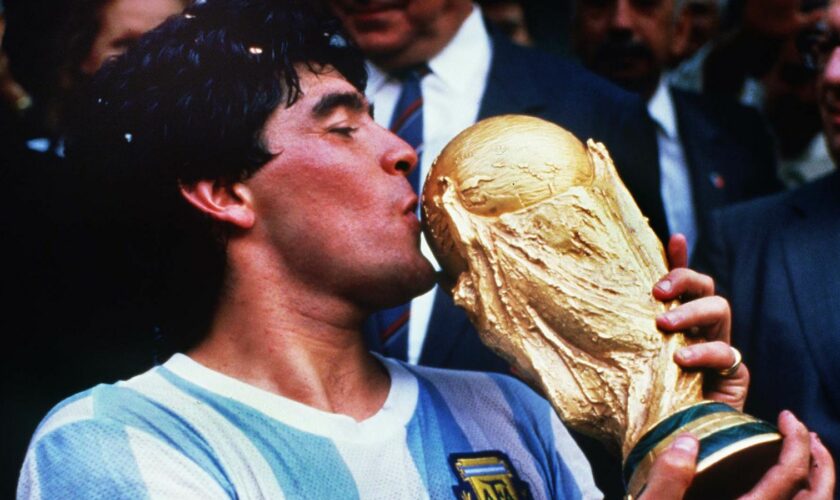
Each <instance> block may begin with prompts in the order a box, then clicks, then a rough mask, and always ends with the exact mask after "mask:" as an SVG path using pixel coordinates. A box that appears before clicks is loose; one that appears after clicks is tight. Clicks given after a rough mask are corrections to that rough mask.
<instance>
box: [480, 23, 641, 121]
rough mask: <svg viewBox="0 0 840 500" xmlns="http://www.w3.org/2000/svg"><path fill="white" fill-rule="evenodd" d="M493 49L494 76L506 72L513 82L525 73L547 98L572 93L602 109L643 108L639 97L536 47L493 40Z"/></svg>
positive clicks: (573, 62)
mask: <svg viewBox="0 0 840 500" xmlns="http://www.w3.org/2000/svg"><path fill="white" fill-rule="evenodd" d="M493 47H494V51H493V58H494V61H493V62H494V64H493V67H494V69H495V70H496V72H497V74H500V73H509V77H510V78H514V79H516V77H517V75H516V74H515V72H525V73H527V75H528V76H529V77H530V78H531V79H532V80H533V81H534V82H535V83H536V84H537V85H538V87H539V88H540V89H541V90H542V91H543V92H545V93H547V94H548V95H560V94H569V93H572V94H573V95H575V96H576V97H578V98H582V99H592V102H595V103H599V104H603V105H605V106H610V105H612V106H616V105H633V106H643V102H642V100H641V99H640V98H639V96H637V95H635V94H633V93H632V92H629V91H627V90H625V89H622V88H621V87H619V86H618V85H616V84H614V83H612V82H611V81H609V80H607V79H606V78H603V77H601V76H599V75H596V74H595V73H593V72H592V71H590V70H588V69H587V68H585V67H584V66H583V65H582V64H581V63H580V62H579V61H577V60H575V59H572V58H570V57H567V56H564V55H560V54H555V53H551V52H548V51H545V50H543V49H540V48H537V47H522V46H519V45H515V44H513V43H510V42H509V41H507V40H503V39H501V38H499V37H494V38H493ZM519 76H520V77H521V76H522V75H521V74H520V75H519Z"/></svg>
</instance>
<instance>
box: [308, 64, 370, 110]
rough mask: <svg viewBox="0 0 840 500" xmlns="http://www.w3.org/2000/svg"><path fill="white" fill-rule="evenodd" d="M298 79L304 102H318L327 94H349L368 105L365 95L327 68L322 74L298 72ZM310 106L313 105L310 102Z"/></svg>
mask: <svg viewBox="0 0 840 500" xmlns="http://www.w3.org/2000/svg"><path fill="white" fill-rule="evenodd" d="M298 78H299V80H300V91H301V97H302V98H303V99H304V100H309V101H311V100H316V101H317V100H318V99H320V98H321V97H323V96H325V95H327V94H347V95H348V96H350V95H354V96H356V97H357V98H358V99H360V100H361V102H363V103H367V98H366V97H365V96H364V94H362V93H361V92H360V91H359V89H357V88H356V87H354V86H353V84H351V83H350V82H349V81H347V79H346V78H344V76H343V75H342V74H341V73H339V72H338V71H336V70H335V69H331V68H326V69H325V70H324V71H322V72H313V71H310V70H308V69H306V70H303V71H298ZM310 104H312V103H311V102H310Z"/></svg>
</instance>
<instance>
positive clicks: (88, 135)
mask: <svg viewBox="0 0 840 500" xmlns="http://www.w3.org/2000/svg"><path fill="white" fill-rule="evenodd" d="M326 68H334V69H336V70H337V71H338V72H339V73H341V74H342V75H343V76H344V77H345V78H346V79H347V80H348V81H349V82H350V83H351V84H352V85H353V86H355V87H356V88H357V89H359V90H364V86H365V83H366V79H367V75H366V72H365V69H364V63H363V58H362V55H361V53H360V52H359V51H358V49H357V48H356V47H355V46H354V45H353V44H352V42H350V39H349V37H348V36H346V35H345V34H344V32H343V31H342V30H341V28H340V24H339V22H338V21H337V20H336V19H335V18H333V17H332V16H331V15H329V14H328V11H327V10H326V9H325V7H324V6H322V5H320V4H319V3H317V2H313V1H307V0H208V1H207V2H206V3H202V4H198V5H196V6H193V7H191V8H189V9H188V10H186V11H185V12H184V13H183V14H182V15H180V16H176V17H175V18H170V20H168V21H167V22H165V23H164V24H162V25H161V26H159V27H158V28H156V29H154V30H152V31H151V32H149V33H147V34H146V35H144V36H143V37H142V38H141V39H140V41H139V42H138V44H137V45H136V46H135V47H133V48H131V49H130V50H129V51H128V52H127V53H125V54H124V55H122V56H121V57H119V58H117V59H115V60H113V61H111V62H109V63H106V65H105V66H103V68H102V69H101V70H100V71H99V72H98V73H97V74H96V76H95V77H94V79H93V81H92V82H91V86H90V95H89V97H88V98H86V99H85V100H84V101H83V102H81V103H80V104H81V106H80V107H81V111H80V114H81V115H83V116H84V119H83V120H82V121H81V122H80V124H79V126H78V127H77V128H76V129H75V130H73V131H71V133H70V134H69V136H68V140H67V156H68V158H69V159H70V160H71V161H72V162H73V164H74V165H75V166H76V168H77V169H78V172H79V176H80V177H81V178H82V179H83V184H84V185H85V186H86V192H87V193H88V195H86V196H85V198H87V199H88V202H89V208H90V210H91V212H90V213H91V214H92V215H91V217H92V218H94V219H97V221H98V224H97V225H98V226H99V227H103V228H108V230H109V231H111V233H112V235H113V233H115V232H116V233H119V234H120V236H119V237H123V238H126V241H127V242H128V243H127V244H125V245H122V246H121V248H125V249H126V255H125V256H124V257H125V258H124V259H123V260H125V261H128V262H129V263H128V265H129V266H130V267H133V269H134V271H133V273H130V274H132V276H133V277H134V278H136V279H137V280H138V282H137V283H135V284H133V285H132V286H134V287H135V288H136V290H137V294H138V295H139V296H138V300H142V301H148V302H149V303H151V304H153V306H154V307H153V309H152V313H153V314H154V315H155V317H156V318H157V320H156V321H155V323H156V328H161V329H162V331H163V333H164V337H165V338H167V339H168V340H170V341H171V342H169V343H168V347H167V348H166V349H165V350H166V351H170V350H181V349H185V348H187V347H189V346H190V345H191V344H193V343H194V342H195V341H196V340H197V339H200V337H201V336H202V335H203V333H204V332H205V331H206V328H207V327H208V322H209V321H210V320H211V319H212V311H213V308H214V307H215V303H216V300H217V299H218V297H219V293H220V291H221V287H222V286H223V285H224V284H223V276H224V266H225V254H224V252H225V249H224V247H225V245H224V242H225V238H226V234H227V231H228V230H229V228H226V227H224V226H222V225H219V224H218V223H214V222H213V221H211V220H209V218H206V217H204V216H202V215H201V214H199V213H198V211H197V210H195V209H193V208H192V207H190V206H189V205H188V204H187V203H186V202H185V200H183V198H182V197H181V196H180V194H179V192H178V186H179V183H182V182H187V183H188V182H192V181H197V180H201V179H218V180H223V181H237V180H243V179H245V178H247V177H248V176H250V175H252V174H253V173H254V172H256V171H257V170H258V169H259V168H260V167H261V166H263V165H264V164H265V163H266V162H267V161H268V160H270V159H271V158H272V155H271V153H269V151H268V150H267V149H266V147H265V145H264V143H263V137H262V136H263V128H264V125H265V123H266V120H267V119H268V117H269V116H270V115H271V113H272V112H273V111H274V110H275V109H276V108H277V107H278V106H287V107H288V106H291V105H292V104H293V103H294V102H295V101H296V99H297V98H298V97H299V95H300V86H299V76H298V72H299V71H301V70H304V71H306V70H308V71H312V72H316V73H317V72H322V71H325V69H326Z"/></svg>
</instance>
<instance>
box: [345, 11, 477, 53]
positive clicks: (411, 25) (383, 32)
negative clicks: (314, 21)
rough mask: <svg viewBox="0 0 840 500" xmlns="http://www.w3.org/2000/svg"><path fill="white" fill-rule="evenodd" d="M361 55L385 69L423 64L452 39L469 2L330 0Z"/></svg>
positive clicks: (466, 12)
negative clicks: (361, 52) (362, 53)
mask: <svg viewBox="0 0 840 500" xmlns="http://www.w3.org/2000/svg"><path fill="white" fill-rule="evenodd" d="M329 3H330V5H331V6H332V8H333V11H334V12H335V14H336V16H338V18H339V19H341V22H342V23H343V24H344V27H345V28H346V29H347V31H348V32H349V33H350V35H351V36H352V37H353V38H354V40H355V41H356V43H357V44H359V47H360V48H361V49H362V51H363V52H364V53H365V56H366V57H368V58H369V59H371V60H372V61H374V62H375V63H377V64H378V65H380V66H381V67H383V68H385V69H396V68H401V67H407V66H411V65H414V64H418V63H422V62H426V61H428V60H429V59H431V58H432V57H434V56H435V55H436V54H437V53H438V52H440V50H442V49H443V47H445V46H446V44H448V43H449V41H450V40H451V39H452V37H454V36H455V33H456V32H457V31H458V28H459V27H460V26H461V23H462V22H463V21H464V19H466V18H467V16H468V15H469V13H470V12H471V11H472V2H471V1H470V0H330V2H329Z"/></svg>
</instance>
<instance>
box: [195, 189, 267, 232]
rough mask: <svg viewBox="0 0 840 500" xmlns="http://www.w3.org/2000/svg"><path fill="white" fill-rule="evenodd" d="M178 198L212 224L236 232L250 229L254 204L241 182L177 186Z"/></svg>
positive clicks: (252, 223)
mask: <svg viewBox="0 0 840 500" xmlns="http://www.w3.org/2000/svg"><path fill="white" fill-rule="evenodd" d="M179 189H180V191H181V195H182V196H183V197H184V198H185V199H186V200H187V201H188V202H190V204H191V205H192V206H194V207H196V208H197V209H199V210H200V211H201V212H203V213H205V214H207V215H209V216H210V217H212V218H213V219H215V220H218V221H223V222H227V223H229V224H231V225H233V226H235V227H237V228H240V229H250V228H251V227H253V225H254V221H255V220H256V216H255V214H254V203H253V196H252V195H251V190H250V189H248V187H247V186H245V184H243V183H241V182H224V181H220V180H207V179H205V180H200V181H196V182H190V183H184V182H182V183H180V184H179Z"/></svg>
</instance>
